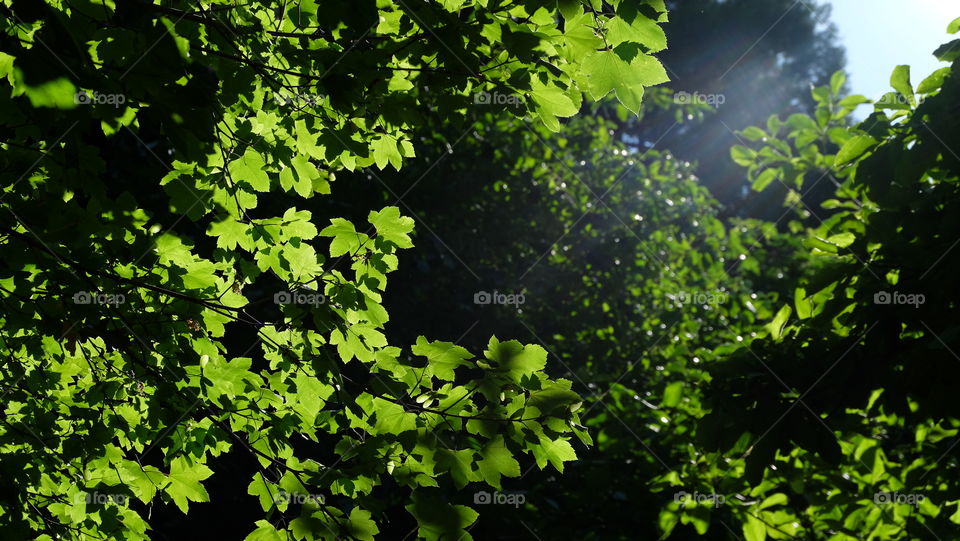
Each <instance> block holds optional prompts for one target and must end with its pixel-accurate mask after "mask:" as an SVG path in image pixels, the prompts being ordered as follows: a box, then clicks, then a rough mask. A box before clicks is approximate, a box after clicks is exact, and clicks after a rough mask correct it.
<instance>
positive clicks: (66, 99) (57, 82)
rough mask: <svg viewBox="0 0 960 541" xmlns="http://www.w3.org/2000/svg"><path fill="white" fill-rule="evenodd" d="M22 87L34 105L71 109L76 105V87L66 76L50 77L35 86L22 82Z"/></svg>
mask: <svg viewBox="0 0 960 541" xmlns="http://www.w3.org/2000/svg"><path fill="white" fill-rule="evenodd" d="M17 71H18V72H19V70H17ZM22 88H23V89H24V91H25V93H26V95H27V98H28V99H29V100H30V104H31V105H33V106H34V107H51V108H55V109H73V108H75V107H76V106H77V99H78V98H77V97H76V96H77V87H76V86H74V85H73V82H71V81H70V79H67V78H66V77H60V78H57V79H52V80H49V81H46V82H43V83H40V84H38V85H35V86H30V85H27V84H23V85H22ZM88 106H89V105H88Z"/></svg>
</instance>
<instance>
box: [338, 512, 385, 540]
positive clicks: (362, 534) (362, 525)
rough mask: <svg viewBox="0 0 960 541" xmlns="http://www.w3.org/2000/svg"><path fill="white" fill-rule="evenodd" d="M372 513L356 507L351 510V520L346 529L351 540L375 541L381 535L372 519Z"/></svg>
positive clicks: (348, 521)
mask: <svg viewBox="0 0 960 541" xmlns="http://www.w3.org/2000/svg"><path fill="white" fill-rule="evenodd" d="M370 516H371V515H370V511H367V510H365V509H360V508H359V507H354V508H353V509H351V510H350V518H349V519H348V520H347V523H346V525H345V527H344V529H345V530H346V531H345V532H344V533H345V534H347V536H348V538H349V539H359V540H360V541H373V539H374V537H375V536H376V535H377V534H378V533H380V528H377V524H376V523H375V522H374V521H373V519H372V518H370Z"/></svg>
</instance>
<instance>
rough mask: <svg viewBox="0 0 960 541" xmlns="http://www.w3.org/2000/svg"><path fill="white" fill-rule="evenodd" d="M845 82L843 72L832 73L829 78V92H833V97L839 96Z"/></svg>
mask: <svg viewBox="0 0 960 541" xmlns="http://www.w3.org/2000/svg"><path fill="white" fill-rule="evenodd" d="M846 82H847V74H846V73H844V72H843V70H838V71H836V72H834V74H833V76H831V77H830V91H831V92H833V95H834V96H839V95H840V91H841V90H843V85H844V83H846Z"/></svg>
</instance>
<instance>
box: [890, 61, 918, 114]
mask: <svg viewBox="0 0 960 541" xmlns="http://www.w3.org/2000/svg"><path fill="white" fill-rule="evenodd" d="M890 86H892V87H893V89H894V90H896V91H897V92H899V93H900V94H902V95H903V96H904V97H906V98H907V100H908V101H909V102H910V105H912V106H914V107H916V105H917V99H916V98H915V97H914V95H913V85H911V84H910V66H897V67H896V68H895V69H894V70H893V74H892V75H890Z"/></svg>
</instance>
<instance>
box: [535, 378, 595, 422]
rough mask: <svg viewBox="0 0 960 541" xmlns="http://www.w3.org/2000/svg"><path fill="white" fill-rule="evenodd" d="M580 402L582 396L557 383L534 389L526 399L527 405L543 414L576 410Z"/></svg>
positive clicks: (557, 413)
mask: <svg viewBox="0 0 960 541" xmlns="http://www.w3.org/2000/svg"><path fill="white" fill-rule="evenodd" d="M582 403H583V398H581V397H580V395H578V394H577V393H575V392H573V391H571V390H569V389H567V388H564V387H561V386H559V385H554V386H550V387H547V388H545V389H542V390H540V391H535V392H533V393H531V394H530V398H529V399H528V400H527V405H528V406H532V407H535V408H537V409H538V410H539V411H540V413H542V414H543V415H562V414H563V413H567V412H570V411H576V409H577V408H579V407H580V404H582Z"/></svg>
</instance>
